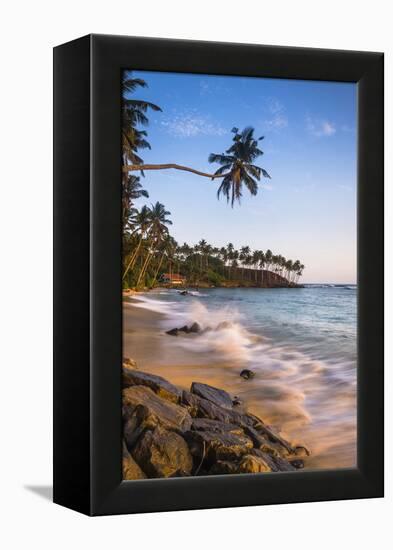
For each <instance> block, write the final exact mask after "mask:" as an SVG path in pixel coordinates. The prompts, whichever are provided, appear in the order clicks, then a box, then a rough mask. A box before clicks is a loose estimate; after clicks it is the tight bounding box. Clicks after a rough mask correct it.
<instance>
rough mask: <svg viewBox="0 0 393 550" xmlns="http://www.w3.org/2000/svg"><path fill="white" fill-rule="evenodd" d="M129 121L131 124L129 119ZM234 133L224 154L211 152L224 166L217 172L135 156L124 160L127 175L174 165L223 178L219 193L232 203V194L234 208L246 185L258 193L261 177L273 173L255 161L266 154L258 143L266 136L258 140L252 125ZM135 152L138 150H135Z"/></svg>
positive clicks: (214, 161)
mask: <svg viewBox="0 0 393 550" xmlns="http://www.w3.org/2000/svg"><path fill="white" fill-rule="evenodd" d="M134 122H135V121H134V120H131V124H134ZM125 124H126V125H127V122H126V123H125ZM232 132H233V133H234V134H235V135H234V137H233V143H232V145H231V147H229V149H227V151H226V152H225V153H224V154H222V155H220V154H215V153H211V154H210V155H209V162H211V163H219V164H220V165H221V166H220V168H218V170H216V172H215V173H214V174H209V173H207V172H202V171H201V170H196V169H195V168H191V167H189V166H183V165H181V164H176V163H165V164H143V163H142V162H141V161H140V159H139V160H135V161H133V160H132V158H131V157H129V160H130V163H127V162H123V174H124V173H128V172H131V171H138V170H139V171H141V172H142V173H143V172H145V171H147V170H168V169H172V168H173V169H176V170H184V171H186V172H192V173H193V174H197V175H198V176H204V177H206V178H210V179H212V180H214V179H217V178H223V181H222V183H221V185H220V187H219V189H218V193H217V196H218V197H220V195H221V193H222V194H224V195H225V196H226V197H227V200H228V202H229V199H230V195H231V205H232V207H233V205H234V203H235V200H238V201H239V202H240V198H241V196H242V186H243V184H244V185H245V186H246V187H247V188H248V190H249V191H250V192H251V194H252V195H256V194H257V191H258V182H259V181H260V179H261V176H263V177H265V178H270V176H269V174H268V173H267V171H266V170H265V169H264V168H261V167H260V166H257V165H255V164H254V161H255V160H256V159H257V158H258V157H259V156H261V155H263V151H261V149H259V147H258V142H259V141H260V140H262V139H263V136H262V137H259V138H257V139H256V138H254V128H251V127H247V128H245V129H244V130H243V131H242V132H239V130H238V128H232ZM143 146H145V145H143ZM149 147H150V146H149ZM133 151H134V152H135V150H133Z"/></svg>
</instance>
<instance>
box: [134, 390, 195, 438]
mask: <svg viewBox="0 0 393 550" xmlns="http://www.w3.org/2000/svg"><path fill="white" fill-rule="evenodd" d="M138 406H139V408H138V409H137V411H138V414H139V415H140V417H143V420H144V421H145V422H147V421H148V422H149V423H150V424H149V425H160V426H162V427H164V428H166V429H168V430H174V431H178V432H183V431H186V430H189V429H190V428H191V417H190V415H189V413H188V411H187V409H186V408H185V407H181V406H180V405H176V404H175V403H172V402H170V401H167V400H166V399H162V398H161V397H159V396H158V395H157V394H155V393H154V392H153V390H151V389H150V388H147V387H146V386H131V387H129V388H125V389H124V390H123V414H124V417H125V420H126V421H127V420H128V419H129V418H131V417H132V416H133V413H134V411H135V409H136V407H138Z"/></svg>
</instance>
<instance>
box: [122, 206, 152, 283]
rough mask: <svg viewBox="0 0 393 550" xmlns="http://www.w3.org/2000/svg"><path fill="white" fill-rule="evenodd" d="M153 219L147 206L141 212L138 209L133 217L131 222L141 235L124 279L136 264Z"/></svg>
mask: <svg viewBox="0 0 393 550" xmlns="http://www.w3.org/2000/svg"><path fill="white" fill-rule="evenodd" d="M151 221H152V220H151V210H150V208H148V207H147V206H142V208H141V210H140V211H139V212H138V211H136V212H135V213H134V214H133V216H132V217H131V223H132V224H133V225H134V226H135V227H136V230H138V231H139V232H140V234H139V235H140V236H139V241H138V245H137V246H136V247H135V250H134V252H133V253H132V254H131V257H130V259H129V262H128V265H127V267H126V269H125V271H124V274H123V280H124V279H125V277H126V275H127V273H128V271H129V270H130V269H131V268H132V267H133V266H134V265H135V262H136V260H137V258H138V253H139V250H140V248H141V245H142V241H143V238H144V237H145V235H146V233H147V232H148V231H149V229H150V225H151Z"/></svg>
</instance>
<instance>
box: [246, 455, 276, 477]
mask: <svg viewBox="0 0 393 550" xmlns="http://www.w3.org/2000/svg"><path fill="white" fill-rule="evenodd" d="M272 471H273V470H272V468H271V462H270V460H266V459H265V458H264V457H261V456H253V455H246V456H244V457H243V458H242V459H241V461H240V462H239V466H238V473H239V474H259V473H261V472H272Z"/></svg>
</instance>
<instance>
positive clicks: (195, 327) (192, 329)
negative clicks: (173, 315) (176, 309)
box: [189, 322, 201, 332]
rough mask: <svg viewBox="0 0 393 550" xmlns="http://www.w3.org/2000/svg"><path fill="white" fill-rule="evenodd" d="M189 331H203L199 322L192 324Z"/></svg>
mask: <svg viewBox="0 0 393 550" xmlns="http://www.w3.org/2000/svg"><path fill="white" fill-rule="evenodd" d="M189 332H201V327H200V325H199V324H198V323H196V322H195V323H192V325H191V326H190V328H189Z"/></svg>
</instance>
